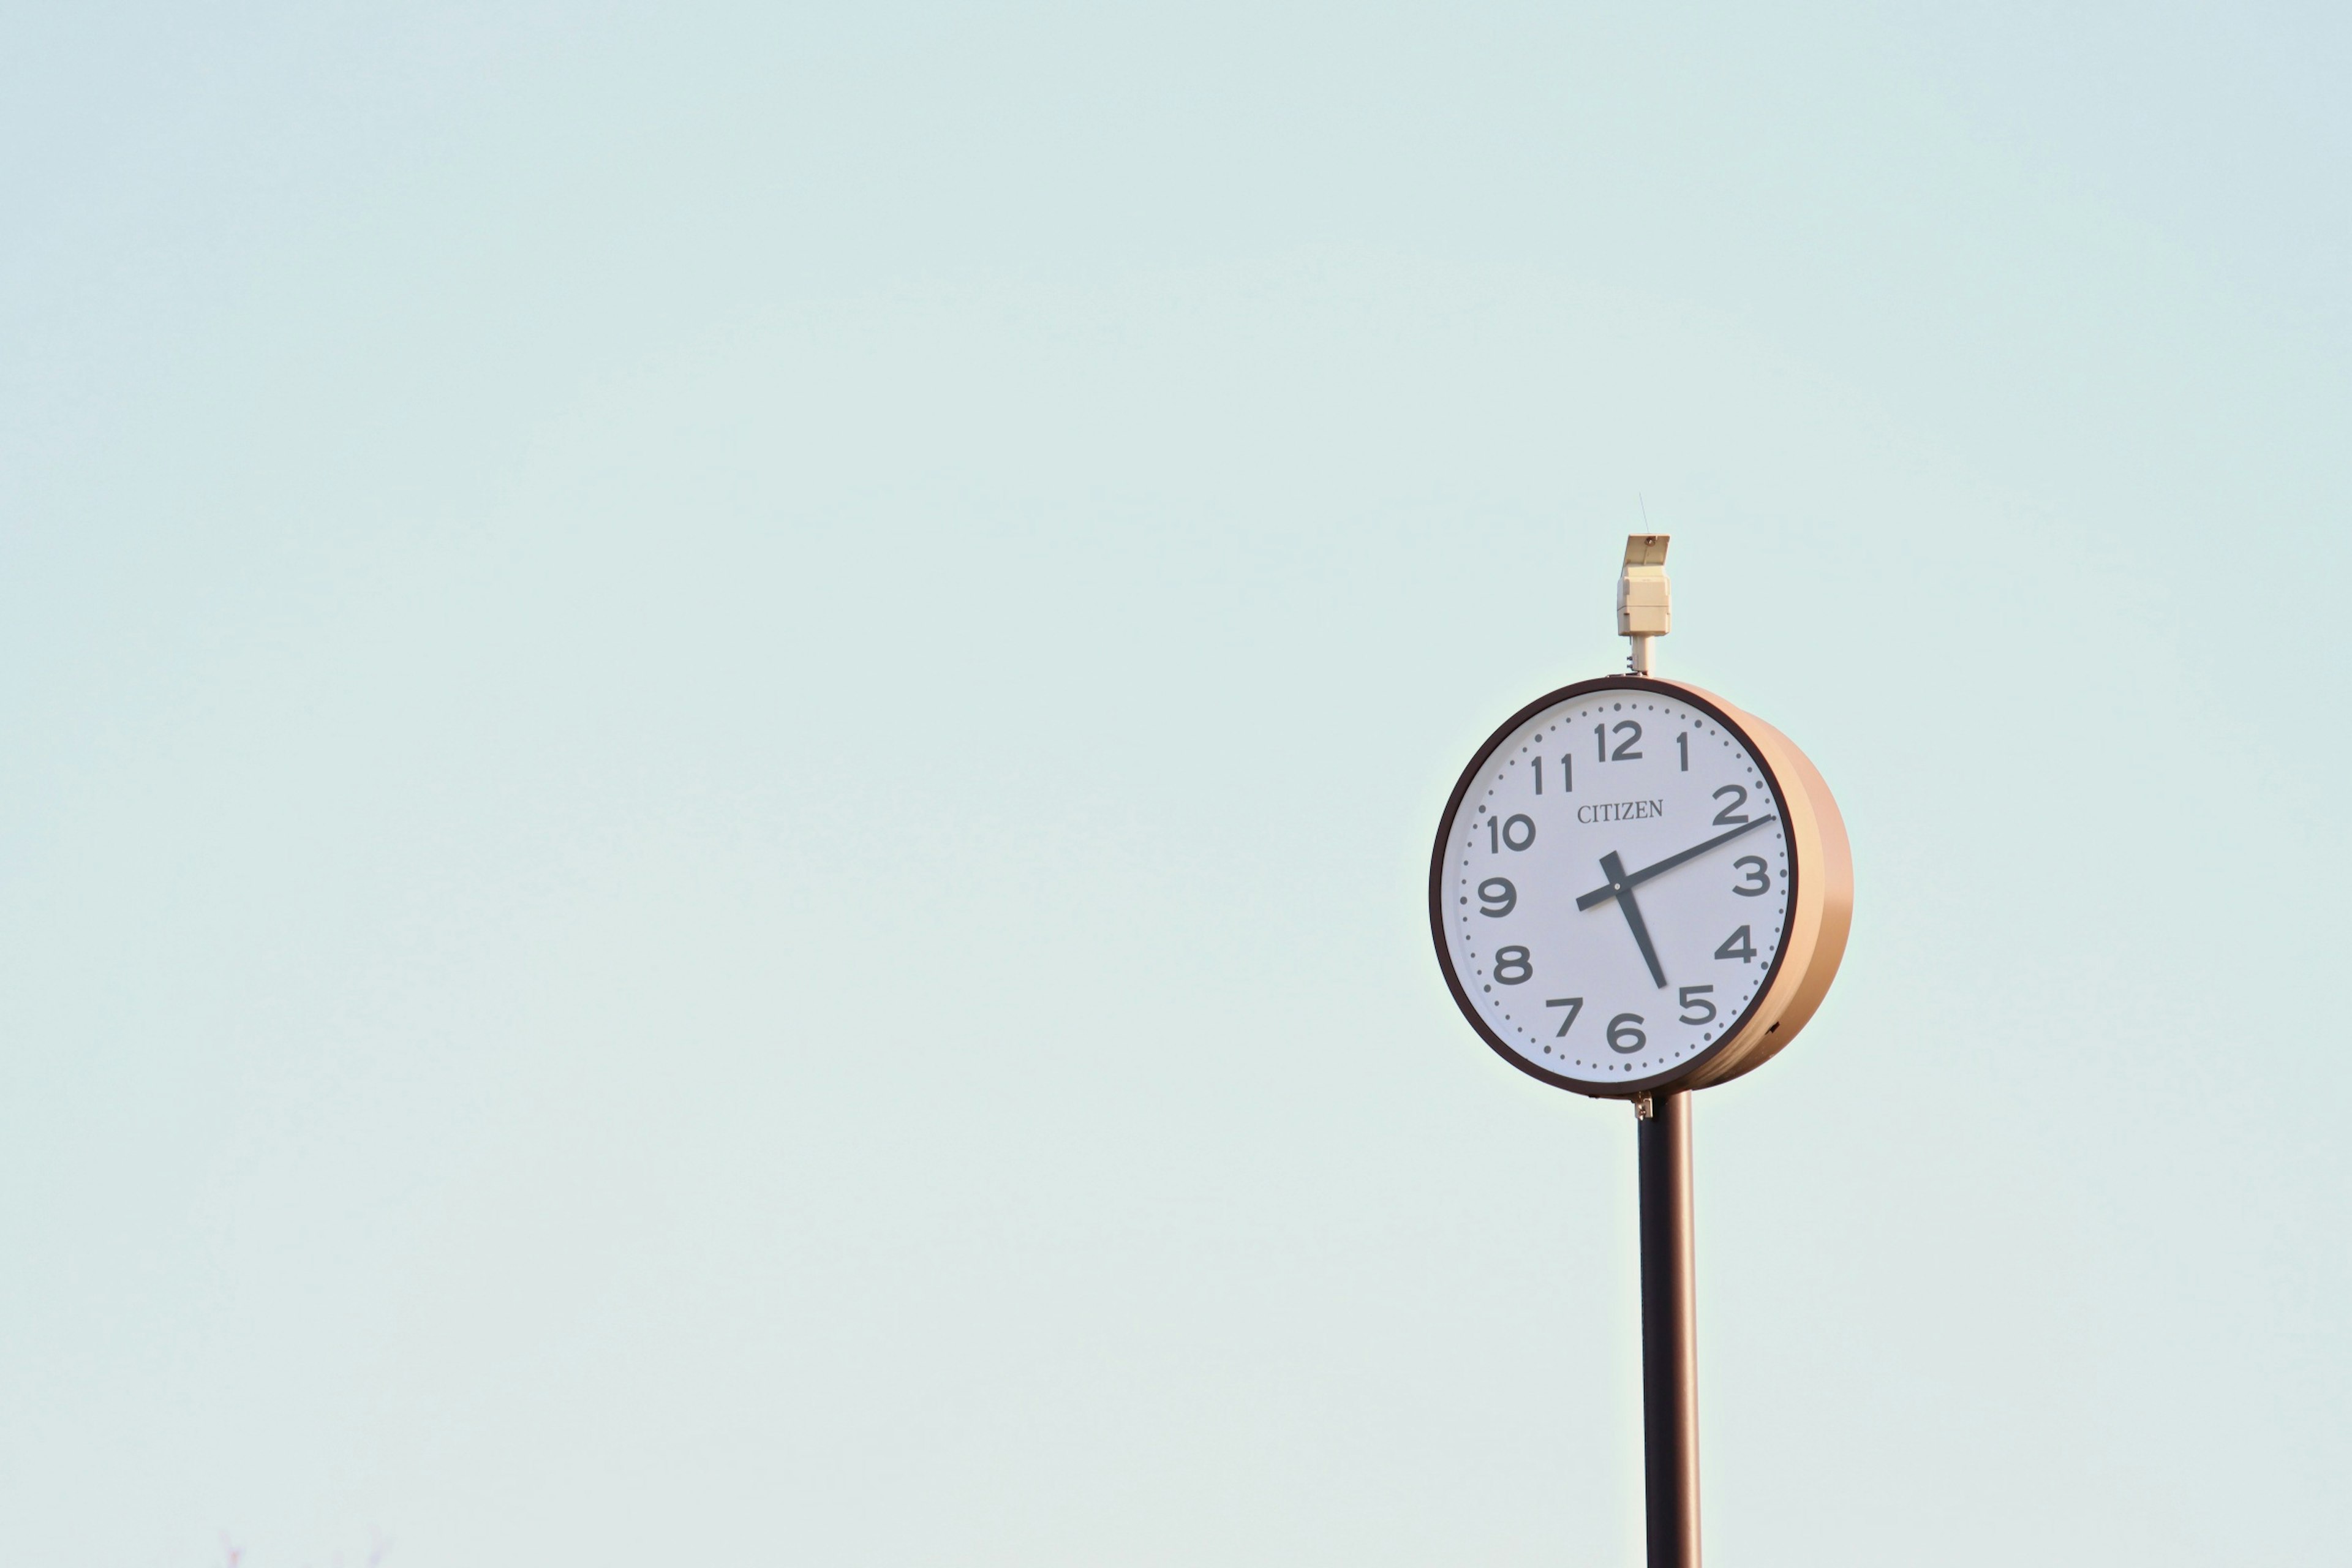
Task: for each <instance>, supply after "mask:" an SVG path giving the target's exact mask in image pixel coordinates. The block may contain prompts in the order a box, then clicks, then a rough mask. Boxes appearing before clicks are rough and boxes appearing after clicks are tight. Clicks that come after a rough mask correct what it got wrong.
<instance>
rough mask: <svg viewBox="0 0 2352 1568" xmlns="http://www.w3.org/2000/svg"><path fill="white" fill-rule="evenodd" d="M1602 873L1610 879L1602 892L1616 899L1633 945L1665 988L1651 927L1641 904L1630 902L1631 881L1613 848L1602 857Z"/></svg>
mask: <svg viewBox="0 0 2352 1568" xmlns="http://www.w3.org/2000/svg"><path fill="white" fill-rule="evenodd" d="M1601 875H1602V876H1604V877H1606V878H1608V879H1609V886H1608V888H1607V889H1604V893H1605V895H1606V896H1608V897H1612V898H1614V899H1615V900H1617V907H1618V908H1619V909H1621V910H1624V911H1625V923H1626V924H1627V925H1629V926H1632V927H1633V945H1634V946H1636V947H1638V948H1640V949H1641V950H1642V962H1643V963H1646V964H1648V965H1649V966H1650V978H1651V979H1653V980H1654V981H1656V982H1657V983H1658V989H1659V990H1661V991H1663V990H1664V989H1665V987H1666V972H1665V971H1664V970H1663V969H1661V968H1659V967H1658V950H1657V949H1656V948H1654V947H1652V946H1651V945H1650V928H1649V927H1648V926H1647V925H1645V924H1643V921H1642V906H1641V905H1639V904H1637V903H1635V902H1634V901H1633V879H1632V878H1630V877H1628V876H1626V875H1625V862H1624V861H1622V860H1621V859H1619V858H1618V857H1617V852H1616V851H1615V850H1614V849H1612V850H1611V851H1610V852H1609V853H1608V854H1606V855H1603V856H1602V857H1601Z"/></svg>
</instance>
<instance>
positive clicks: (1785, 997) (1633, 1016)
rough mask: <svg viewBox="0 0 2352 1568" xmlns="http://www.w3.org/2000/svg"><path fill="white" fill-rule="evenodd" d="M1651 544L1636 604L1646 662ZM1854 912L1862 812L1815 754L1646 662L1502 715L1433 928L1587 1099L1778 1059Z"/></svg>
mask: <svg viewBox="0 0 2352 1568" xmlns="http://www.w3.org/2000/svg"><path fill="white" fill-rule="evenodd" d="M1642 538H1643V536H1640V535H1637V536H1635V542H1634V548H1633V549H1632V550H1629V552H1628V563H1627V574H1626V579H1625V583H1626V584H1627V586H1626V587H1624V588H1621V592H1620V607H1619V617H1620V629H1621V630H1624V631H1628V635H1631V636H1633V637H1634V638H1635V642H1634V657H1633V664H1634V667H1635V668H1637V669H1645V668H1647V666H1648V664H1649V658H1648V642H1649V636H1650V635H1651V634H1649V633H1643V632H1641V631H1636V630H1631V629H1629V628H1630V627H1633V626H1640V625H1641V624H1642V616H1641V612H1642V610H1643V605H1642V604H1641V603H1640V602H1639V601H1640V600H1641V599H1642V597H1643V594H1642V592H1641V590H1642V587H1643V578H1642V577H1641V576H1640V575H1639V574H1638V568H1639V567H1640V566H1641V565H1642V564H1643V563H1640V562H1637V561H1635V560H1634V559H1633V557H1634V555H1635V554H1637V553H1639V552H1640V541H1641V539H1642ZM1664 543H1665V542H1664V536H1654V543H1653V548H1654V551H1655V553H1656V555H1657V558H1658V563H1659V565H1658V569H1657V570H1656V571H1655V574H1654V580H1655V584H1656V590H1655V595H1654V597H1655V599H1656V601H1657V604H1656V607H1655V616H1656V619H1657V623H1658V624H1656V625H1655V626H1654V632H1655V633H1663V632H1664V630H1665V629H1666V627H1665V625H1664V571H1663V565H1662V563H1663V561H1664ZM1629 597H1630V598H1631V599H1632V600H1633V601H1634V602H1633V604H1632V605H1631V606H1630V607H1631V610H1632V612H1633V613H1632V614H1630V615H1629V613H1628V610H1629V606H1628V603H1627V601H1628V599H1629ZM1852 912H1853V862H1852V859H1851V858H1850V857H1849V855H1848V852H1847V848H1846V838H1845V826H1844V824H1843V821H1842V820H1841V819H1840V818H1839V816H1838V809H1837V803H1836V802H1835V801H1834V800H1833V799H1832V798H1831V795H1830V791H1829V786H1828V785H1827V784H1825V783H1823V782H1822V775H1821V774H1820V773H1818V772H1817V771H1815V769H1814V767H1813V765H1812V763H1811V762H1809V761H1807V760H1806V758H1805V754H1804V753H1803V752H1801V751H1799V750H1798V749H1797V748H1796V746H1795V745H1794V744H1793V743H1792V742H1790V740H1789V739H1788V737H1786V736H1784V735H1782V734H1781V733H1780V731H1778V730H1775V729H1774V728H1772V726H1771V725H1769V724H1767V723H1765V722H1764V721H1762V720H1760V719H1758V718H1756V717H1755V716H1753V715H1752V714H1748V713H1744V712H1742V711H1740V710H1738V709H1737V708H1734V707H1733V706H1731V705H1730V704H1729V703H1727V702H1726V701H1724V700H1722V699H1721V698H1719V697H1716V696H1713V695H1711V694H1710V693H1708V692H1706V691H1703V690H1701V689H1698V688H1697V687H1695V686H1686V685H1684V684H1682V683H1680V682H1677V681H1671V680H1660V679H1654V678H1652V677H1650V676H1648V675H1646V674H1631V675H1618V676H1608V677H1604V678H1601V679H1595V680H1583V681H1579V682H1577V683H1576V684H1575V685H1573V686H1566V687H1562V688H1560V689H1559V690H1557V691H1553V692H1550V693H1549V694H1547V695H1545V696H1543V697H1540V698H1538V699H1537V700H1535V701H1533V702H1530V703H1529V704H1528V706H1527V707H1525V708H1523V709H1521V710H1519V711H1518V712H1517V713H1514V714H1513V715H1511V717H1510V718H1508V719H1507V720H1505V721H1503V723H1502V724H1501V725H1500V726H1499V727H1498V728H1497V729H1496V731H1495V732H1494V733H1493V734H1492V735H1490V736H1489V737H1488V738H1487V740H1486V743H1485V744H1484V745H1482V746H1480V747H1479V748H1478V751H1477V753H1476V754H1475V756H1473V757H1472V758H1471V759H1470V764H1469V766H1467V767H1466V768H1465V769H1464V770H1463V771H1462V777H1461V780H1460V782H1459V783H1457V784H1455V785H1454V794H1453V797H1452V798H1451V799H1450V800H1448V801H1447V802H1446V806H1445V814H1444V819H1443V821H1442V824H1441V826H1439V828H1438V832H1437V843H1436V847H1435V848H1434V849H1433V852H1432V854H1431V857H1430V867H1429V921H1430V931H1431V935H1432V936H1433V938H1434V939H1435V941H1436V944H1437V954H1438V962H1439V963H1440V964H1441V965H1442V966H1443V967H1444V972H1445V980H1446V984H1448V985H1449V986H1450V987H1451V988H1452V990H1453V993H1454V1000H1455V1002H1457V1003H1458V1004H1460V1005H1461V1008H1462V1012H1463V1015H1464V1016H1465V1017H1467V1018H1468V1019H1469V1021H1470V1023H1471V1026H1473V1027H1474V1028H1475V1029H1476V1030H1477V1031H1478V1033H1479V1035H1480V1036H1481V1037H1483V1038H1484V1039H1485V1040H1486V1043H1487V1044H1488V1045H1489V1046H1492V1047H1494V1048H1495V1049H1496V1051H1497V1052H1499V1053H1501V1055H1502V1057H1503V1058H1504V1060H1506V1061H1507V1062H1509V1063H1510V1064H1511V1065H1512V1066H1513V1067H1516V1068H1519V1069H1520V1070H1521V1071H1523V1072H1526V1073H1528V1074H1531V1075H1532V1076H1534V1077H1536V1078H1539V1079H1543V1080H1544V1081H1545V1082H1546V1083H1549V1084H1556V1085H1558V1086H1559V1088H1562V1089H1574V1090H1576V1091H1577V1092H1579V1093H1580V1094H1589V1095H1600V1096H1610V1097H1620V1098H1628V1099H1631V1098H1635V1097H1640V1096H1645V1095H1651V1094H1655V1093H1663V1092H1665V1091H1668V1090H1674V1089H1698V1088H1702V1087H1705V1086H1706V1085H1709V1084H1715V1083H1721V1082H1723V1081H1724V1080H1726V1079H1732V1078H1737V1077H1738V1076H1739V1075H1740V1074H1741V1073H1744V1072H1748V1071H1751V1070H1753V1069H1754V1068H1758V1067H1760V1066H1762V1065H1763V1064H1764V1063H1765V1062H1767V1061H1769V1060H1770V1059H1771V1058H1772V1057H1773V1055H1774V1054H1775V1053H1776V1052H1778V1051H1780V1049H1781V1048H1782V1047H1785V1046H1786V1045H1788V1043H1789V1042H1790V1039H1791V1038H1793V1037H1795V1035H1796V1033H1797V1031H1798V1030H1799V1029H1801V1028H1802V1027H1803V1026H1804V1024H1805V1021H1806V1020H1807V1019H1808V1018H1810V1017H1811V1016H1812V1014H1813V1010H1814V1008H1816V1007H1817V1006H1819V1005H1820V1004H1821V1001H1822V995H1823V994H1824V993H1826V992H1827V991H1828V989H1829V985H1830V982H1831V980H1832V978H1833V977H1834V976H1835V974H1836V973H1837V967H1838V961H1839V959H1840V958H1841V957H1842V956H1843V953H1844V951H1845V939H1846V930H1847V926H1848V924H1849V922H1850V920H1851V917H1852Z"/></svg>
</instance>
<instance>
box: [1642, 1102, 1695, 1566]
mask: <svg viewBox="0 0 2352 1568" xmlns="http://www.w3.org/2000/svg"><path fill="white" fill-rule="evenodd" d="M1690 1102H1691V1097H1690V1091H1688V1090H1684V1091H1682V1092H1679V1093H1668V1094H1660V1095H1655V1096H1645V1097H1643V1099H1642V1100H1636V1101H1635V1102H1634V1115H1635V1116H1636V1117H1637V1118H1638V1120H1637V1121H1635V1123H1634V1125H1635V1127H1636V1128H1637V1129H1638V1132H1637V1138H1638V1141H1639V1149H1638V1158H1639V1161H1640V1166H1641V1172H1640V1185H1641V1194H1642V1426H1643V1444H1642V1450H1643V1474H1644V1479H1645V1490H1646V1497H1647V1503H1648V1507H1647V1510H1646V1514H1647V1519H1648V1525H1649V1540H1650V1553H1649V1568H1698V1562H1699V1551H1698V1343H1697V1338H1698V1336H1697V1314H1696V1300H1695V1296H1696V1292H1695V1289H1694V1281H1693V1279H1692V1252H1691V1158H1690V1116H1691V1110H1690Z"/></svg>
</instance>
